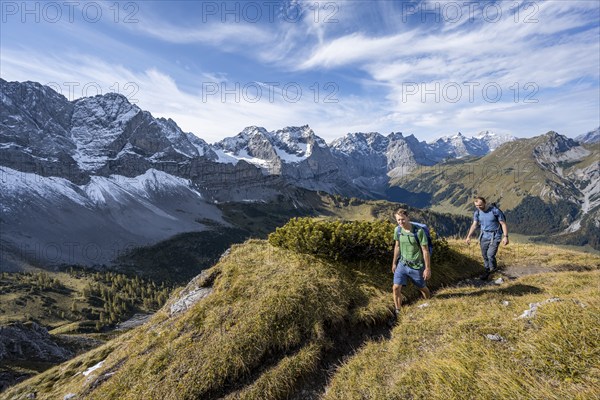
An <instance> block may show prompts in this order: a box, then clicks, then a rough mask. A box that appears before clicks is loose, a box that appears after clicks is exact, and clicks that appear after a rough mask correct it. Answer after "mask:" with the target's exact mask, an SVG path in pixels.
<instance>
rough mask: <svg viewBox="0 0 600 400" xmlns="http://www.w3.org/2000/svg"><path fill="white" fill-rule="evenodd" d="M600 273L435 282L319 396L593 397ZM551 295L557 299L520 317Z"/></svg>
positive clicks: (599, 376)
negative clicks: (484, 283)
mask: <svg viewBox="0 0 600 400" xmlns="http://www.w3.org/2000/svg"><path fill="white" fill-rule="evenodd" d="M599 279H600V272H599V271H597V270H596V271H591V272H579V273H577V272H562V273H551V274H543V275H530V276H526V277H523V278H520V279H519V280H517V281H512V282H510V283H508V284H505V285H501V286H489V287H484V288H475V287H467V288H460V289H445V290H441V291H439V292H438V294H437V295H436V296H435V297H434V298H433V299H431V300H429V306H428V307H425V308H417V307H414V306H411V307H408V308H407V309H406V313H405V314H404V315H403V316H402V318H401V320H400V323H399V325H398V326H396V328H395V329H394V331H393V338H392V339H391V340H390V341H387V342H378V343H369V344H368V345H366V346H364V348H363V349H362V350H361V351H360V352H359V353H358V354H356V355H355V357H353V358H352V359H350V360H349V361H348V362H347V363H346V364H344V365H343V366H342V367H340V369H339V370H338V372H337V373H336V375H335V376H334V378H333V380H332V382H331V385H330V387H329V389H328V391H327V393H326V395H325V396H324V398H325V399H449V398H450V399H594V398H598V396H599V395H600V391H599V389H598V388H599V386H598V383H599V382H600V370H599V369H598V365H599V362H600V350H599V347H598V343H600V329H599V327H600V313H599V312H600V309H599V307H600V299H599V297H598V282H599ZM552 297H558V298H560V299H561V301H556V302H548V303H545V304H543V305H541V306H540V307H539V308H538V310H537V314H536V315H535V316H534V317H533V318H530V319H526V318H518V317H519V316H520V315H521V314H522V312H523V311H524V310H526V309H529V304H530V303H536V302H542V301H544V300H547V299H549V298H552ZM503 302H508V303H503ZM486 335H499V336H500V337H501V340H499V341H494V340H490V339H488V338H487V336H486Z"/></svg>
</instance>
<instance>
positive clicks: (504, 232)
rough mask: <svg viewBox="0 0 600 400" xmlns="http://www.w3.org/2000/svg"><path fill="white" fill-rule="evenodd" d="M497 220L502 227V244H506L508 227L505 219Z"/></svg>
mask: <svg viewBox="0 0 600 400" xmlns="http://www.w3.org/2000/svg"><path fill="white" fill-rule="evenodd" d="M498 222H500V226H501V227H502V232H503V234H502V235H503V236H502V244H503V245H505V246H506V245H507V244H508V227H507V226H506V222H505V221H498Z"/></svg>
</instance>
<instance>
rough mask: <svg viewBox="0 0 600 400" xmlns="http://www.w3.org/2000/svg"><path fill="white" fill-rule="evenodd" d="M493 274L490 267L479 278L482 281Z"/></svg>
mask: <svg viewBox="0 0 600 400" xmlns="http://www.w3.org/2000/svg"><path fill="white" fill-rule="evenodd" d="M491 274H492V271H490V270H489V269H486V270H485V272H484V273H483V274H481V276H480V277H479V279H481V280H482V281H487V280H488V279H489V277H490V275H491Z"/></svg>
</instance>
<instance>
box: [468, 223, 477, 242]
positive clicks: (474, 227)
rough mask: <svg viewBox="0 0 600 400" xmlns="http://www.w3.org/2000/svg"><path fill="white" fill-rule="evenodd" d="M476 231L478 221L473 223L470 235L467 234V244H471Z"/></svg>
mask: <svg viewBox="0 0 600 400" xmlns="http://www.w3.org/2000/svg"><path fill="white" fill-rule="evenodd" d="M475 229H477V221H473V223H472V224H471V228H469V233H467V238H466V239H465V242H467V244H469V243H471V235H472V234H473V232H475Z"/></svg>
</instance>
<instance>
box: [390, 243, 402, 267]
mask: <svg viewBox="0 0 600 400" xmlns="http://www.w3.org/2000/svg"><path fill="white" fill-rule="evenodd" d="M399 255H400V245H399V243H398V241H397V240H396V244H395V245H394V259H393V260H392V272H396V260H397V259H398V256H399Z"/></svg>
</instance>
